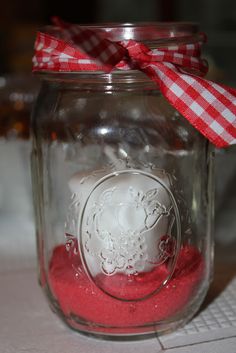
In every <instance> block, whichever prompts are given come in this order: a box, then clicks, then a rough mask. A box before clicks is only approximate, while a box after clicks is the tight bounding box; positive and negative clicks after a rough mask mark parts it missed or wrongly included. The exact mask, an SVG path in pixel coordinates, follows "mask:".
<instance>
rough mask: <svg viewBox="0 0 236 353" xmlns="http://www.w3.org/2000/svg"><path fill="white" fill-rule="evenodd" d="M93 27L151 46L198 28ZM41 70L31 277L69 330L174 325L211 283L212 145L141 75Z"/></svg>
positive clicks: (129, 331) (107, 332) (135, 330)
mask: <svg viewBox="0 0 236 353" xmlns="http://www.w3.org/2000/svg"><path fill="white" fill-rule="evenodd" d="M94 28H96V27H94V26H93V29H94ZM99 29H100V30H103V31H104V33H105V34H106V36H107V37H108V38H110V39H113V40H121V39H135V40H142V41H144V42H145V43H146V44H147V45H149V46H150V47H156V46H157V45H158V46H165V45H168V44H169V43H171V44H174V43H191V42H193V41H194V40H196V37H197V31H198V30H197V28H196V26H195V25H191V24H144V25H138V26H135V25H120V26H117V25H114V26H109V28H108V27H99ZM156 38H158V40H156ZM41 78H42V87H41V91H40V94H39V97H38V100H37V104H36V107H35V110H34V114H33V119H32V130H33V152H32V175H33V186H34V203H35V213H36V225H37V240H38V242H37V244H38V258H39V269H40V275H39V276H40V284H41V286H42V287H43V289H44V291H45V292H46V294H47V296H48V298H49V300H50V303H51V307H52V308H53V310H54V311H55V312H57V313H58V314H59V316H60V317H61V318H62V319H63V320H64V321H65V322H66V323H67V324H68V325H69V326H71V327H73V328H74V329H76V330H78V331H80V332H84V333H90V334H95V335H101V336H102V335H103V336H105V337H107V336H114V337H115V336H119V337H120V336H126V337H129V336H132V335H145V334H150V333H154V332H158V333H162V332H166V331H168V332H169V331H170V330H174V329H176V328H177V327H178V326H180V325H183V324H184V323H185V322H186V321H188V320H189V319H190V318H191V317H192V316H193V315H194V313H196V311H197V310H198V309H199V306H200V304H201V303H202V301H203V299H204V296H205V294H206V292H207V289H208V286H209V283H210V279H211V267H212V253H213V252H212V238H211V223H212V152H211V148H210V146H209V143H208V142H207V140H206V139H205V138H204V137H203V136H202V135H200V134H199V132H197V131H196V130H195V129H194V128H193V127H192V126H191V125H190V124H189V123H188V122H187V120H186V119H184V118H183V117H182V116H180V114H179V113H178V112H177V111H176V110H175V109H174V108H173V107H172V106H170V105H169V103H168V102H167V101H166V99H165V98H164V97H163V96H162V95H161V93H160V91H159V88H158V86H157V84H156V83H154V82H152V81H151V80H150V79H149V78H148V77H147V76H146V75H145V74H143V73H142V72H138V71H135V70H134V71H119V70H114V71H112V72H111V73H109V74H107V73H102V72H90V73H89V72H81V73H43V74H41Z"/></svg>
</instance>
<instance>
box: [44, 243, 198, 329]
mask: <svg viewBox="0 0 236 353" xmlns="http://www.w3.org/2000/svg"><path fill="white" fill-rule="evenodd" d="M203 272H204V263H203V259H202V257H201V255H200V253H199V251H198V250H197V249H196V248H194V247H192V246H188V245H186V246H184V247H183V248H182V249H181V251H180V254H179V258H178V261H177V265H176V269H175V272H174V274H173V276H172V278H171V279H170V281H169V282H168V283H167V285H166V286H165V287H163V288H162V289H161V290H160V291H159V292H157V293H155V294H154V295H152V296H151V297H149V298H148V299H144V300H141V301H136V302H134V301H133V302H125V301H121V300H117V299H114V298H112V297H110V296H108V295H107V294H105V293H104V292H102V291H101V290H100V289H99V288H98V287H96V286H95V284H94V283H92V282H91V280H90V279H89V278H88V276H87V275H86V273H85V272H84V270H83V267H82V264H81V261H80V258H79V256H78V255H72V254H71V252H67V251H66V248H65V246H64V245H60V246H57V247H56V248H55V249H54V251H53V255H52V258H51V262H50V269H49V284H50V287H51V291H52V293H53V295H54V296H55V298H56V299H57V301H58V302H59V304H60V307H61V310H62V311H63V312H64V314H65V315H66V316H68V315H70V314H74V315H77V316H79V317H80V318H83V319H84V320H86V321H90V322H93V323H98V324H102V325H112V326H116V327H119V326H126V327H127V326H130V325H135V326H136V325H143V324H147V323H152V322H157V321H160V320H163V319H167V318H170V317H171V316H172V315H174V314H175V313H177V312H178V311H179V310H181V309H182V308H183V307H184V306H185V305H186V304H187V303H188V302H189V300H191V299H192V297H193V295H195V294H196V290H197V288H198V286H199V284H200V282H201V280H202V277H203ZM166 274H167V269H166V265H165V264H163V265H161V266H159V267H157V268H156V269H154V270H153V271H151V272H149V273H142V274H139V275H138V276H136V282H135V283H134V284H132V285H130V286H128V287H127V285H125V287H124V288H126V290H127V297H129V295H135V293H136V294H137V293H138V295H137V296H140V295H141V294H142V290H144V292H145V293H147V292H148V290H147V288H148V287H149V288H150V291H152V288H153V281H154V279H155V286H156V278H160V280H161V278H162V279H163V278H165V277H166ZM104 278H105V277H103V279H104ZM98 280H99V278H98ZM100 280H101V278H100ZM123 281H125V283H127V276H126V275H122V274H117V275H113V276H111V277H109V281H108V283H107V284H105V285H106V288H108V287H110V288H109V289H112V290H114V292H116V291H117V290H118V289H119V288H121V287H122V282H123Z"/></svg>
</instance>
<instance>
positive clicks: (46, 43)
mask: <svg viewBox="0 0 236 353" xmlns="http://www.w3.org/2000/svg"><path fill="white" fill-rule="evenodd" d="M54 23H55V24H56V25H57V26H59V28H60V31H59V32H58V33H57V36H56V37H55V36H52V35H49V34H47V33H42V32H38V34H37V38H36V42H35V55H34V57H33V71H60V72H68V71H105V72H109V71H111V70H113V69H114V68H116V69H121V70H130V69H136V70H140V71H143V72H144V73H145V74H146V75H148V76H149V77H150V78H151V79H152V80H153V81H155V82H156V83H157V84H158V86H159V87H160V90H161V92H162V94H163V95H164V96H165V98H166V99H167V100H168V101H169V102H170V104H171V105H172V106H174V107H175V109H176V110H178V111H179V112H180V113H181V114H182V115H183V116H184V117H185V118H186V119H187V120H188V121H189V122H190V123H191V124H192V125H193V126H194V127H195V128H196V129H197V130H198V131H199V132H201V133H202V134H203V135H204V136H205V137H206V138H208V139H209V140H210V141H211V142H212V143H213V144H215V145H216V146H217V147H226V146H229V145H232V144H236V90H235V89H232V88H229V87H226V86H223V85H220V84H217V83H214V82H212V81H208V80H205V79H203V78H202V77H200V76H204V74H206V72H207V64H206V62H205V60H203V59H201V57H200V55H201V45H202V43H203V41H204V38H203V37H202V38H200V39H199V42H197V43H192V44H184V45H183V44H182V45H171V46H169V47H163V48H157V49H154V50H151V49H149V48H148V47H146V46H145V45H144V44H142V43H140V42H135V41H133V40H128V41H121V42H111V41H110V40H108V39H106V38H104V34H103V33H102V32H96V31H93V30H91V29H89V28H86V27H80V26H78V25H71V24H67V23H64V22H62V21H61V20H58V19H54ZM57 29H58V28H57Z"/></svg>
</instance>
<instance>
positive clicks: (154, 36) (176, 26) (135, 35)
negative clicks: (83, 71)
mask: <svg viewBox="0 0 236 353" xmlns="http://www.w3.org/2000/svg"><path fill="white" fill-rule="evenodd" d="M78 25H79V26H80V27H82V28H89V29H92V30H97V31H99V33H100V34H101V35H102V36H104V37H105V38H106V39H109V40H113V41H121V40H130V39H132V40H137V41H144V42H146V43H148V42H150V41H155V42H159V41H160V40H161V41H163V40H165V39H166V40H168V39H172V40H173V39H181V38H186V37H188V38H189V37H192V36H194V35H196V34H197V33H199V25H198V23H195V22H137V23H129V22H127V23H121V22H117V23H116V22H111V23H109V22H108V23H93V24H81V25H80V24H78ZM41 31H42V32H47V33H49V34H52V35H53V34H54V35H56V36H59V37H60V31H61V29H60V28H59V27H57V26H45V27H43V28H42V29H41Z"/></svg>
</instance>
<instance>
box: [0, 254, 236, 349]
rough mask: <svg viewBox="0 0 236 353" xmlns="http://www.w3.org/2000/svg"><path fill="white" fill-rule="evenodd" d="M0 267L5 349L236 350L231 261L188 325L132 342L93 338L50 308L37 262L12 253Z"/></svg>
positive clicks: (0, 333)
mask: <svg viewBox="0 0 236 353" xmlns="http://www.w3.org/2000/svg"><path fill="white" fill-rule="evenodd" d="M12 256H13V255H12ZM3 258H4V257H3ZM2 261H3V260H2ZM9 263H10V265H9ZM1 265H2V266H1ZM0 268H1V270H0V303H1V305H0V318H1V319H0V353H16V352H17V353H26V352H30V353H46V352H47V353H48V352H49V353H54V352H55V353H62V352H63V353H65V352H66V353H74V352H76V353H87V352H88V353H110V352H112V353H120V352H126V353H131V352H135V353H139V352H140V353H141V352H142V353H143V352H144V351H146V352H148V353H159V352H166V353H185V352H186V353H199V352H202V353H208V352H214V353H236V268H235V266H233V265H232V263H231V262H229V263H226V262H224V263H223V264H222V263H221V262H220V263H217V265H216V267H215V279H214V281H213V284H212V286H211V289H210V291H209V293H208V296H207V298H206V300H205V302H204V305H203V306H202V308H201V310H200V312H199V314H198V315H197V316H196V317H195V318H194V319H193V320H192V321H191V322H190V323H189V324H187V325H186V326H185V327H184V328H182V329H180V330H179V331H177V332H175V333H172V334H169V335H165V336H161V337H158V336H156V337H154V338H152V339H146V340H142V341H132V342H111V341H102V340H98V339H94V338H89V337H86V336H83V335H81V334H78V333H76V332H74V331H72V330H70V329H69V328H68V327H67V326H65V325H64V323H62V322H61V321H60V319H59V318H57V317H56V316H55V314H53V313H52V312H51V310H50V309H49V306H48V303H47V301H46V299H45V297H44V295H43V293H42V291H41V289H40V287H39V285H38V283H37V279H36V270H35V268H36V266H35V264H34V260H32V259H31V260H29V261H28V262H27V263H26V262H24V261H23V262H22V260H21V261H19V263H18V264H17V259H16V258H14V259H13V258H10V257H8V260H7V259H4V263H3V262H2V263H1V260H0Z"/></svg>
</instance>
